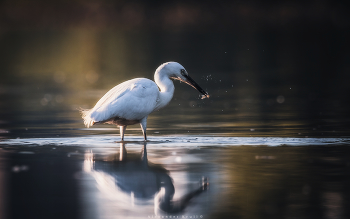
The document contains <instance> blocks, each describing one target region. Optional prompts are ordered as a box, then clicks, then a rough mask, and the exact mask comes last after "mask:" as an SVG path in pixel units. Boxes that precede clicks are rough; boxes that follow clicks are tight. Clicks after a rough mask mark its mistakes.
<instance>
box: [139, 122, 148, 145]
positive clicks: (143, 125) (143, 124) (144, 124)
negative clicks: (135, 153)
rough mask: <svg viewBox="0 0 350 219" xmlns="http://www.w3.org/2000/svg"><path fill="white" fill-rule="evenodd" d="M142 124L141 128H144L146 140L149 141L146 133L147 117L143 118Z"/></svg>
mask: <svg viewBox="0 0 350 219" xmlns="http://www.w3.org/2000/svg"><path fill="white" fill-rule="evenodd" d="M140 125H141V129H142V132H143V138H144V139H145V141H147V134H146V129H147V117H145V118H143V119H141V121H140Z"/></svg>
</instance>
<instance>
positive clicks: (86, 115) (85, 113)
mask: <svg viewBox="0 0 350 219" xmlns="http://www.w3.org/2000/svg"><path fill="white" fill-rule="evenodd" d="M79 110H80V113H81V117H82V118H83V119H84V124H85V126H86V127H87V128H89V127H90V126H92V125H94V123H95V122H96V121H94V120H93V119H92V118H91V110H88V109H82V108H80V109H79Z"/></svg>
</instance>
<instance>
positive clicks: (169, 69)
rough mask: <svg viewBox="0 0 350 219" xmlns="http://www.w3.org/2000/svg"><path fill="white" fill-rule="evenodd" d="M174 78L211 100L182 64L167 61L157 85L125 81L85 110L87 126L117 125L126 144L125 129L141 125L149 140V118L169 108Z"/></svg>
mask: <svg viewBox="0 0 350 219" xmlns="http://www.w3.org/2000/svg"><path fill="white" fill-rule="evenodd" d="M171 79H174V80H180V81H182V82H185V83H187V84H189V85H190V86H192V87H194V88H195V89H197V90H198V91H199V92H200V93H202V94H203V96H202V98H206V97H207V98H209V95H208V93H207V92H206V91H204V90H203V89H202V88H201V87H200V86H199V85H198V84H197V83H196V82H195V81H194V80H193V79H192V78H191V77H190V76H189V75H188V73H187V71H186V70H185V68H184V67H183V66H182V65H180V64H179V63H177V62H166V63H164V64H162V65H160V66H159V67H158V68H157V70H156V72H155V74H154V80H155V82H154V81H152V80H149V79H147V78H135V79H131V80H128V81H125V82H123V83H121V84H119V85H117V86H115V87H114V88H112V89H111V90H110V91H108V92H107V93H106V94H105V95H104V96H103V97H102V98H101V99H100V100H99V101H98V102H97V103H96V105H95V106H94V107H93V108H92V109H90V110H82V111H81V112H82V117H83V119H84V124H85V126H86V127H90V126H92V125H94V124H97V123H107V124H115V125H118V126H119V127H120V137H121V140H122V141H123V140H124V133H125V130H126V127H127V126H128V125H134V124H137V123H140V125H141V129H142V132H143V137H144V139H145V141H146V140H147V135H146V129H147V117H148V115H149V114H150V113H152V112H153V111H155V110H158V109H160V108H163V107H164V106H166V105H167V104H168V103H169V102H170V100H171V99H172V97H173V94H174V90H175V87H174V83H173V82H172V80H171Z"/></svg>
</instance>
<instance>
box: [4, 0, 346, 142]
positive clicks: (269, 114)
mask: <svg viewBox="0 0 350 219" xmlns="http://www.w3.org/2000/svg"><path fill="white" fill-rule="evenodd" d="M344 2H345V1H264V2H260V1H215V2H214V1H147V2H144V1H49V2H47V1H1V3H0V72H1V81H0V116H1V117H0V125H1V127H2V128H1V130H2V131H1V133H2V134H3V135H4V136H10V137H16V136H20V135H23V134H24V133H29V132H30V135H28V136H29V137H35V136H40V135H41V134H43V131H38V129H41V130H48V129H53V130H57V129H60V128H61V129H67V128H68V129H69V128H71V129H74V130H77V129H79V128H82V127H83V124H82V122H81V120H80V116H79V113H78V111H77V110H76V109H77V108H78V107H85V108H91V107H92V106H93V105H94V103H96V102H97V100H98V99H99V98H100V97H102V95H103V94H104V93H105V92H106V91H108V90H109V89H110V88H112V87H113V86H115V85H117V84H118V83H120V82H122V81H124V80H127V79H131V78H134V77H147V78H153V72H154V71H155V69H156V68H157V67H158V66H159V65H160V64H161V63H163V62H166V61H171V60H173V61H177V62H179V63H181V64H182V65H183V66H185V68H186V69H187V71H188V72H189V73H190V74H191V76H192V77H193V78H194V79H196V81H197V82H198V83H199V84H200V85H201V86H203V87H204V89H205V90H207V91H208V92H209V94H210V95H211V98H210V99H208V100H199V98H198V96H197V93H196V91H194V90H192V89H191V88H190V87H186V86H184V85H176V87H177V91H176V92H175V96H174V99H173V102H172V103H171V104H170V106H169V107H167V108H165V109H163V110H162V111H160V112H159V113H158V114H155V116H154V117H151V118H150V124H151V125H152V126H153V127H156V128H166V127H167V124H169V123H172V122H174V121H176V122H177V123H179V124H182V123H184V124H185V123H193V124H205V125H208V126H209V127H210V128H208V129H207V130H198V132H204V133H212V132H225V133H231V134H232V133H234V135H248V134H247V133H246V132H247V131H248V132H249V135H251V131H250V130H255V131H256V132H255V134H258V135H275V134H276V133H278V131H279V130H287V131H286V132H283V133H281V135H283V136H294V135H296V136H298V135H299V136H300V134H301V135H302V136H310V135H313V136H348V133H349V132H348V131H349V130H348V127H349V124H350V116H349V107H350V103H349V94H350V90H349V89H350V88H349V86H348V83H349V71H350V52H349V51H350V50H349V49H350V45H349V44H350V42H349V39H350V29H349V28H350V13H349V4H348V3H344ZM179 104H180V106H179ZM193 108H195V109H193ZM169 114H171V115H172V117H171V118H170V117H169V116H167V115H169ZM188 116H192V117H188ZM153 121H154V122H153ZM223 124H224V125H223ZM223 126H225V127H226V128H224V130H223ZM169 129H175V127H173V128H169ZM28 130H29V132H28ZM35 130H36V131H35ZM243 130H245V131H243ZM54 132H56V131H54ZM60 132H61V131H60ZM170 132H171V131H170ZM33 133H36V135H34V134H33ZM56 134H57V133H54V135H56ZM71 134H72V133H71ZM277 135H279V134H277Z"/></svg>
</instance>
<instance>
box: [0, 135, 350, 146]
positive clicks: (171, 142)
mask: <svg viewBox="0 0 350 219" xmlns="http://www.w3.org/2000/svg"><path fill="white" fill-rule="evenodd" d="M127 139H128V141H125V143H128V144H143V137H142V136H128V137H127ZM119 142H120V141H119V137H115V136H112V135H98V136H97V135H93V136H92V135H90V136H83V137H69V138H27V139H6V140H2V141H0V145H33V146H40V145H57V146H68V145H75V146H87V147H91V146H94V147H109V146H115V144H116V143H119ZM349 143H350V138H287V137H216V136H214V137H213V136H195V135H193V136H188V135H186V136H154V137H152V138H151V139H150V140H149V141H148V142H147V146H157V147H159V146H161V147H175V146H176V147H179V146H180V147H204V146H214V147H215V146H219V147H226V146H260V145H263V146H270V147H275V146H311V145H319V146H326V145H327V146H329V145H348V144H349Z"/></svg>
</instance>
